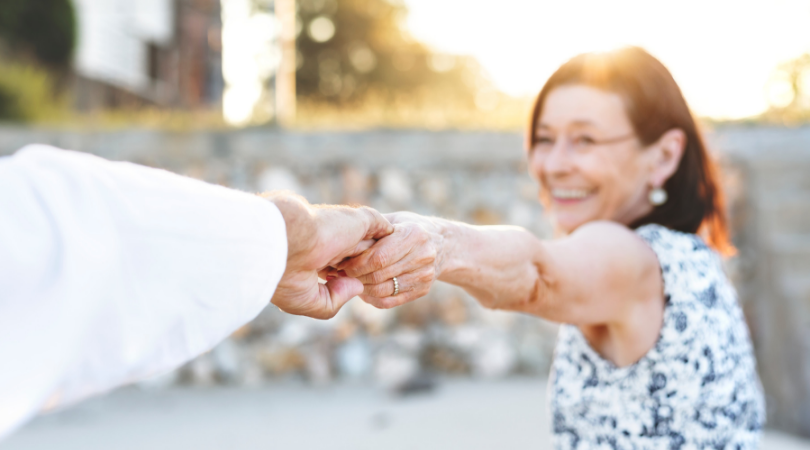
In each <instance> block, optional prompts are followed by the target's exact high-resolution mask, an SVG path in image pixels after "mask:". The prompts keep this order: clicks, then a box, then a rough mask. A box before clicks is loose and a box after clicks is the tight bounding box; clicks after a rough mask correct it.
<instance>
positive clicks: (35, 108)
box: [0, 60, 68, 122]
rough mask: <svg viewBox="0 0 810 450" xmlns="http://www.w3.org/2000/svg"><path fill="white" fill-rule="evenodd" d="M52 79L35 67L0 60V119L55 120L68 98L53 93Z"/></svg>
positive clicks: (60, 113) (66, 104) (63, 108)
mask: <svg viewBox="0 0 810 450" xmlns="http://www.w3.org/2000/svg"><path fill="white" fill-rule="evenodd" d="M54 92H55V89H54V78H53V76H52V75H51V73H50V72H48V71H47V70H44V69H42V68H40V67H38V66H35V65H31V64H23V63H18V62H12V61H2V60H0V121H15V122H41V121H48V120H56V119H59V118H60V117H61V116H62V115H64V113H65V112H66V111H67V107H68V101H67V100H68V98H67V97H66V96H64V95H56V94H54Z"/></svg>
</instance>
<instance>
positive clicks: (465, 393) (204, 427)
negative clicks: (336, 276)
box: [0, 379, 810, 450]
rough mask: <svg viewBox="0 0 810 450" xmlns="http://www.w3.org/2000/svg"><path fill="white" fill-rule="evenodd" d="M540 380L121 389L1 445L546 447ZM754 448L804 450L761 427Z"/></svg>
mask: <svg viewBox="0 0 810 450" xmlns="http://www.w3.org/2000/svg"><path fill="white" fill-rule="evenodd" d="M544 403H545V381H544V380H529V379H517V380H509V381H501V382H492V383H485V382H473V381H450V382H444V383H443V384H441V385H440V386H439V388H438V389H437V390H435V391H434V392H432V393H428V394H422V395H414V396H410V397H406V398H393V397H391V396H388V395H386V394H385V393H384V392H381V391H379V390H377V389H374V388H368V387H362V386H349V385H341V386H334V387H328V388H321V389H317V388H311V387H305V386H297V385H279V386H272V387H266V388H261V389H255V390H250V389H223V388H217V389H171V390H166V391H151V392H150V391H146V392H145V391H142V390H138V389H136V388H129V389H124V390H120V391H118V392H116V393H114V394H112V395H109V396H107V397H104V398H100V399H96V400H93V401H90V402H86V403H84V404H82V405H79V406H78V407H76V408H73V409H70V410H67V411H63V412H60V413H57V414H52V415H49V416H45V417H41V418H39V419H37V420H35V421H34V422H32V423H31V424H29V425H28V426H27V427H26V428H24V429H22V430H21V431H19V432H18V433H17V434H15V435H14V436H12V438H11V439H10V440H8V441H7V442H5V443H4V444H2V445H0V450H51V449H53V450H74V449H75V450H79V449H81V450H136V449H137V450H164V449H165V450H178V449H194V450H222V449H226V450H254V449H296V450H297V449H301V450H310V449H312V450H315V449H318V450H321V449H329V450H340V449H351V450H363V449H369V450H370V449H375V450H379V449H386V450H399V449H403V450H405V449H419V450H432V449H436V450H438V449H442V450H445V449H456V448H463V449H465V450H477V449H482V450H483V449H487V450H491V449H515V450H520V449H546V448H549V446H548V415H547V414H546V411H545V408H544ZM762 450H810V441H799V440H796V439H793V438H790V437H788V436H785V435H780V434H775V433H768V435H767V436H766V439H765V442H764V443H763V446H762Z"/></svg>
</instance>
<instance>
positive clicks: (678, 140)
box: [650, 128, 686, 187]
mask: <svg viewBox="0 0 810 450" xmlns="http://www.w3.org/2000/svg"><path fill="white" fill-rule="evenodd" d="M684 148H686V133H684V132H683V130H681V129H680V128H673V129H672V130H669V131H667V132H666V133H664V134H663V135H661V137H660V138H659V139H658V141H657V142H656V143H655V144H653V148H652V149H651V150H653V155H651V156H652V157H653V158H652V161H651V163H652V171H651V173H650V185H652V186H653V187H662V186H663V185H664V183H665V182H666V181H667V180H668V179H669V177H671V176H672V175H673V174H674V173H675V171H676V170H678V165H679V164H680V163H681V157H682V156H683V151H684Z"/></svg>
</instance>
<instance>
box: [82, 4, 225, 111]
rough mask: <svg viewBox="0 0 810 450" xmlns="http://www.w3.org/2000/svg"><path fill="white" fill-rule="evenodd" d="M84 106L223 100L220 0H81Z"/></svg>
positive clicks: (190, 105) (207, 103)
mask: <svg viewBox="0 0 810 450" xmlns="http://www.w3.org/2000/svg"><path fill="white" fill-rule="evenodd" d="M74 5H75V7H76V17H77V22H78V45H77V48H76V57H75V64H74V66H75V70H76V86H75V89H76V103H77V107H78V108H79V109H81V110H92V109H105V108H118V107H132V106H144V105H150V106H157V107H172V108H201V107H206V106H211V105H218V104H219V103H220V102H221V99H222V90H223V81H222V45H221V41H222V40H221V29H222V21H221V17H220V5H219V0H138V1H136V2H133V1H127V0H74Z"/></svg>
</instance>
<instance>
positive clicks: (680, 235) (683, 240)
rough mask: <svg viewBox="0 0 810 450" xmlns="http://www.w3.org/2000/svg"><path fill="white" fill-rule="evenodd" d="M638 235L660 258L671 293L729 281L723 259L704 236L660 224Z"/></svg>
mask: <svg viewBox="0 0 810 450" xmlns="http://www.w3.org/2000/svg"><path fill="white" fill-rule="evenodd" d="M635 232H636V234H637V235H638V236H639V237H641V238H642V239H643V240H644V241H645V242H647V244H648V245H649V246H650V247H651V248H652V249H653V251H654V252H655V254H656V256H657V257H658V263H659V265H660V267H661V274H662V275H663V278H664V286H665V290H666V291H667V293H668V294H670V295H671V294H677V293H678V292H684V293H685V292H687V291H695V290H702V289H710V288H712V289H713V286H715V285H716V284H717V283H718V282H722V283H724V284H725V283H726V282H727V279H726V275H725V271H724V270H723V264H722V260H721V258H720V256H719V255H718V254H717V252H715V251H714V250H712V249H711V248H710V247H709V246H708V245H706V243H705V242H704V241H703V239H702V238H701V237H700V236H698V235H696V234H693V233H684V232H682V231H677V230H673V229H670V228H667V227H665V226H662V225H658V224H648V225H644V226H641V227H639V228H637V229H636V230H635Z"/></svg>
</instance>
